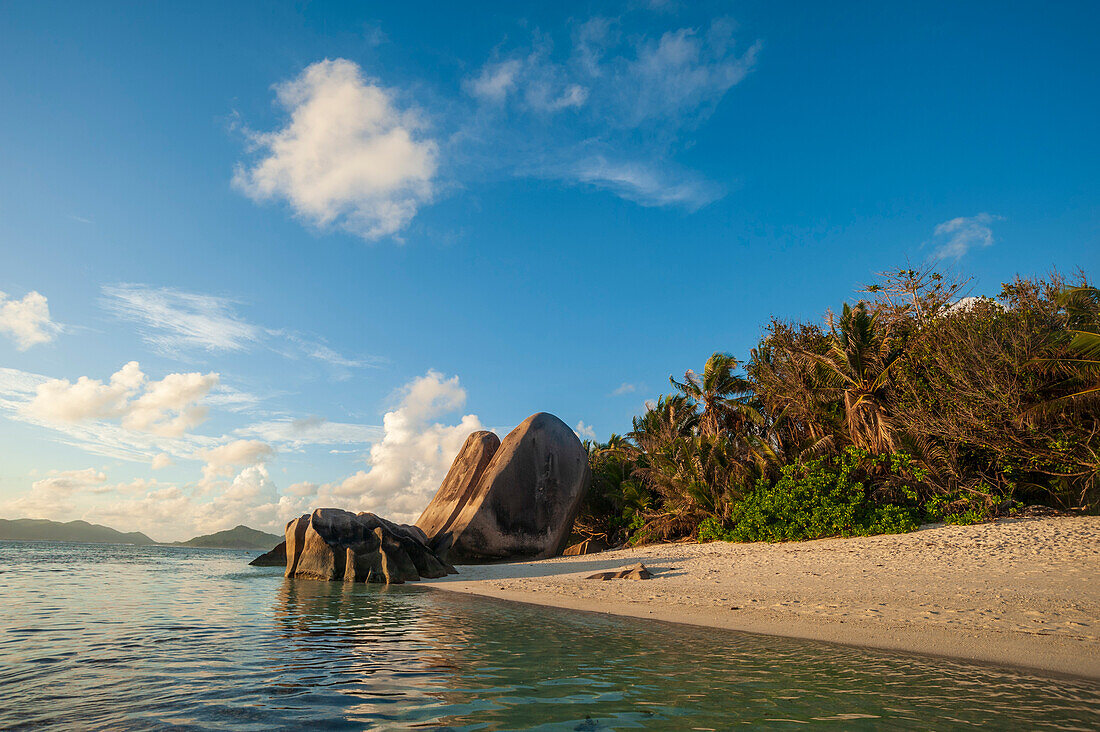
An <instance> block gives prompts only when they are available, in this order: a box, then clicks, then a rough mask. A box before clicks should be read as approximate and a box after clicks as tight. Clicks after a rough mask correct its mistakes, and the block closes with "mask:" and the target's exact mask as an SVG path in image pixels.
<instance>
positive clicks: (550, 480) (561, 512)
mask: <svg viewBox="0 0 1100 732" xmlns="http://www.w3.org/2000/svg"><path fill="white" fill-rule="evenodd" d="M473 437H474V436H471V438H470V439H468V440H467V443H466V445H465V446H464V447H463V452H462V453H460V454H459V460H461V461H462V462H461V465H459V467H458V468H456V467H455V466H452V470H451V473H448V476H447V478H448V480H450V479H451V478H452V474H453V475H454V476H455V479H454V483H453V484H451V485H449V486H448V484H447V482H445V483H444V485H445V487H447V488H448V495H449V496H452V497H450V498H446V499H443V500H440V501H439V503H438V504H437V503H436V501H435V500H434V499H433V501H432V505H430V506H429V510H428V511H425V512H424V515H422V516H421V517H420V519H419V520H418V521H417V525H418V526H420V527H421V528H424V529H425V533H428V539H429V545H430V546H431V548H432V549H433V550H434V551H435V552H436V553H437V554H439V556H441V557H446V558H447V559H448V560H449V561H452V562H454V561H474V562H477V561H491V560H496V559H509V558H517V557H524V558H535V559H541V558H545V557H553V556H557V555H558V554H560V553H561V550H562V549H563V548H564V547H565V544H566V541H568V539H569V533H570V531H571V529H572V527H573V519H574V518H575V517H576V514H577V509H578V508H579V506H580V502H581V499H582V498H584V494H585V491H586V490H588V483H589V481H590V480H591V474H590V472H589V469H588V454H587V453H586V452H585V449H584V446H582V445H581V441H580V440H579V439H578V438H577V435H576V434H575V433H574V432H573V430H572V429H570V427H569V425H567V424H565V422H562V421H561V420H560V419H558V418H557V417H555V416H554V415H552V414H547V413H546V412H539V413H538V414H533V415H531V416H530V417H528V418H527V419H526V420H524V421H523V423H522V424H520V425H519V426H518V427H516V428H515V429H514V430H512V431H511V432H510V433H509V434H508V436H507V437H505V438H504V441H503V442H502V443H501V444H500V447H499V448H497V449H496V450H495V452H494V453H493V455H492V459H491V460H490V461H489V463H488V464H487V465H486V466H485V468H484V471H483V472H482V473H481V475H480V477H479V478H477V482H476V485H474V486H473V488H472V489H471V488H468V486H469V485H471V484H472V483H473V480H472V479H473V478H474V477H475V476H474V474H475V473H476V469H471V468H470V466H471V465H476V464H477V463H479V462H480V460H481V459H482V457H483V456H484V454H485V453H486V452H488V450H489V449H490V447H489V446H490V445H491V444H492V441H491V440H489V439H488V438H478V441H477V442H476V443H475V444H471V440H472V439H473ZM459 460H456V463H458V462H459ZM433 506H434V508H433ZM448 509H449V511H450V519H449V520H447V521H439V517H440V516H441V515H443V514H445V513H447V512H448ZM436 526H438V527H439V528H435V527H436ZM428 528H432V529H433V531H432V532H430V533H429V532H428Z"/></svg>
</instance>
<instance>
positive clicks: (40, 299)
mask: <svg viewBox="0 0 1100 732" xmlns="http://www.w3.org/2000/svg"><path fill="white" fill-rule="evenodd" d="M59 332H61V326H60V325H59V324H57V323H55V322H54V321H53V320H51V319H50V305H49V302H48V301H47V300H46V296H45V295H41V294H39V293H38V292H35V291H33V290H32V291H31V292H28V293H27V294H26V295H24V296H23V297H22V298H21V299H18V300H17V299H15V298H10V297H8V295H7V294H6V293H3V292H0V333H3V334H4V335H6V336H8V337H9V338H11V339H12V340H13V341H15V347H16V348H18V349H19V350H20V351H25V350H27V349H28V348H30V347H31V346H36V345H38V344H40V343H49V342H50V341H52V340H53V339H54V338H56V337H57V334H58V333H59Z"/></svg>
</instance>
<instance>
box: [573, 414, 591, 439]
mask: <svg viewBox="0 0 1100 732" xmlns="http://www.w3.org/2000/svg"><path fill="white" fill-rule="evenodd" d="M573 432H574V433H575V434H576V435H577V437H578V438H580V439H582V440H593V441H594V440H595V439H596V430H595V429H593V428H592V425H587V424H585V423H584V420H583V419H582V420H581V421H580V422H577V426H576V427H574V428H573Z"/></svg>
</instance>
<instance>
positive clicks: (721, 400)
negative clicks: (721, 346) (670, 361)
mask: <svg viewBox="0 0 1100 732" xmlns="http://www.w3.org/2000/svg"><path fill="white" fill-rule="evenodd" d="M739 365H740V364H739V363H738V361H737V359H736V358H734V357H733V356H731V355H730V354H728V353H721V352H716V353H714V354H713V355H712V356H711V357H710V358H708V359H707V363H706V365H705V366H703V374H702V375H701V376H700V375H699V374H697V373H695V372H694V371H692V370H690V369H689V370H688V371H686V372H684V381H683V383H680V382H678V381H676V379H674V378H672V377H671V376H670V377H668V380H669V382H671V383H672V385H673V386H674V387H676V389H677V390H679V391H680V392H681V393H682V394H683V395H684V396H686V397H688V398H689V399H691V400H692V401H694V402H695V403H696V404H699V405H701V406H702V408H703V413H702V414H701V415H700V417H699V432H700V433H701V434H704V435H711V436H713V435H717V434H719V433H720V432H722V431H723V430H724V429H726V428H728V427H732V426H735V425H737V424H738V423H741V422H744V421H745V420H749V421H752V422H755V423H759V422H761V421H762V420H761V418H760V414H759V413H758V412H757V411H756V410H755V409H753V408H752V407H750V406H749V405H748V404H747V403H746V399H747V397H749V396H751V395H752V394H753V390H752V384H750V383H749V381H748V379H745V378H743V377H741V376H738V375H736V374H735V373H734V371H735V370H736V369H737V367H738V366H739Z"/></svg>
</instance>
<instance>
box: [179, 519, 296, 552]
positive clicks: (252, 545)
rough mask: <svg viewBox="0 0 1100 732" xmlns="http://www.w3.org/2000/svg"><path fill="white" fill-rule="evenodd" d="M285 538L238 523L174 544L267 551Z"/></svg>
mask: <svg viewBox="0 0 1100 732" xmlns="http://www.w3.org/2000/svg"><path fill="white" fill-rule="evenodd" d="M282 540H283V537H282V536H277V535H276V534H268V533H266V532H264V531H258V530H257V529H250V528H249V527H247V526H245V525H244V524H238V525H237V526H234V527H233V528H232V529H226V530H225V531H218V532H215V533H213V534H205V535H203V536H196V537H195V538H193V539H188V540H187V541H177V542H174V543H173V546H192V547H200V548H205V549H250V550H251V549H258V550H262V551H265V552H266V551H267V550H268V549H271V548H272V547H274V546H275V545H276V544H278V543H279V542H281V541H282Z"/></svg>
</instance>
